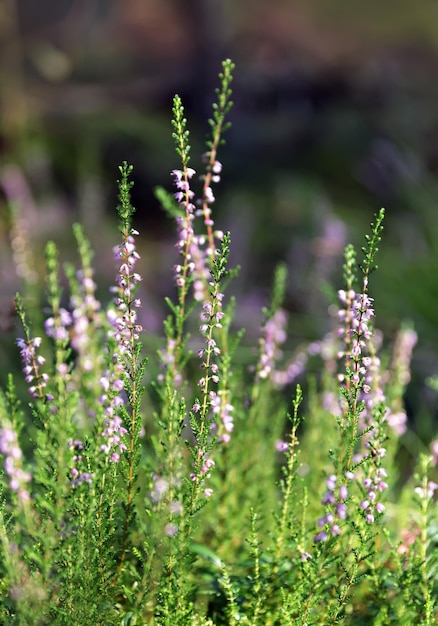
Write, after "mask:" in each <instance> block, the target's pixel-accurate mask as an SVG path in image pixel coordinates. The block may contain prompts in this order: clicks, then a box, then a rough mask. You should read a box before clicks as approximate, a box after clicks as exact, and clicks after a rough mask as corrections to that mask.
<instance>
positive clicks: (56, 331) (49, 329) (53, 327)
mask: <svg viewBox="0 0 438 626" xmlns="http://www.w3.org/2000/svg"><path fill="white" fill-rule="evenodd" d="M71 323H72V316H71V314H70V313H69V312H68V311H67V310H66V309H64V308H62V307H61V308H60V309H59V312H58V315H57V316H56V318H55V317H48V318H47V319H46V321H45V322H44V330H45V332H46V335H47V337H50V338H52V339H54V340H55V341H62V342H67V341H68V340H69V331H68V329H69V327H70V326H71Z"/></svg>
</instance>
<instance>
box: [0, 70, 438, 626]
mask: <svg viewBox="0 0 438 626" xmlns="http://www.w3.org/2000/svg"><path fill="white" fill-rule="evenodd" d="M233 69H234V66H233V64H232V62H231V61H229V60H227V61H224V63H223V70H222V73H221V74H220V76H219V79H220V87H219V88H218V90H217V103H215V105H214V106H213V116H212V119H211V120H210V125H211V128H212V133H211V136H210V137H209V138H208V139H207V144H206V147H207V153H206V155H205V156H206V158H204V164H205V173H204V174H203V176H202V177H201V181H202V188H201V189H200V191H199V202H197V203H195V201H194V197H195V192H194V191H193V190H192V189H191V187H190V185H191V180H192V177H193V175H194V170H193V169H192V168H189V167H188V164H189V160H190V157H189V152H190V146H189V133H188V130H187V120H186V119H185V117H184V109H183V105H182V102H181V99H180V98H179V97H178V96H176V97H175V99H174V103H173V121H172V125H173V137H174V140H175V144H176V151H177V154H178V155H179V157H180V160H181V169H180V170H174V171H173V176H174V178H175V185H176V189H177V193H176V194H175V196H174V197H172V196H170V195H169V194H168V193H166V192H163V191H159V192H158V195H159V197H160V198H161V200H162V203H163V205H164V206H165V208H166V210H167V212H168V214H169V215H170V216H171V217H173V218H174V219H175V220H176V225H177V231H178V242H177V251H178V253H179V259H178V262H177V264H176V265H175V270H174V271H175V293H174V295H173V297H172V298H167V299H166V302H167V305H168V311H169V312H168V316H167V318H166V320H165V321H164V338H163V341H162V344H161V348H160V350H159V351H158V353H157V354H156V355H154V354H148V355H145V354H144V347H143V345H142V342H141V337H142V333H143V328H142V326H141V318H140V311H141V309H140V306H141V302H140V299H139V296H138V293H137V287H138V283H139V281H140V279H141V277H140V276H139V274H138V272H137V271H136V270H137V268H136V263H137V261H138V259H139V255H138V252H137V250H136V245H135V237H136V235H137V234H138V233H137V231H135V229H133V227H132V216H133V214H134V207H133V206H132V204H131V195H130V190H131V187H132V182H131V181H130V175H131V173H132V166H129V165H128V164H127V163H123V165H122V166H121V167H120V175H121V176H120V180H119V196H118V200H119V205H118V207H117V212H118V215H119V220H120V243H119V245H117V246H116V247H115V249H114V252H115V264H116V282H115V284H114V286H113V288H112V294H113V300H112V301H111V302H110V304H109V305H108V306H107V307H103V306H102V305H101V303H100V302H99V301H98V300H97V298H96V284H95V283H94V279H93V268H92V258H93V254H92V251H91V248H90V244H89V242H88V240H87V238H86V236H85V234H84V232H83V230H82V228H81V227H80V226H79V225H76V226H75V227H74V234H75V237H76V241H77V247H78V252H79V255H78V256H79V268H78V269H76V268H75V266H74V265H73V264H72V263H68V264H66V265H65V266H64V268H62V267H61V266H60V264H59V260H58V256H59V255H58V251H57V248H56V246H55V244H54V243H49V244H48V246H47V248H46V269H47V271H46V276H47V280H46V291H47V300H46V301H47V314H46V322H45V325H44V337H41V338H40V337H35V336H34V335H33V332H34V330H33V328H34V327H33V325H32V324H31V322H32V320H33V312H32V311H30V313H28V312H27V306H26V304H27V303H26V302H23V301H22V299H21V297H20V296H19V295H17V298H16V309H17V314H18V318H19V320H20V321H21V326H22V331H23V334H24V337H23V338H22V339H19V340H18V346H19V350H20V353H21V356H22V359H23V374H24V378H25V381H26V384H27V385H28V387H29V392H30V398H31V402H30V404H29V405H27V404H25V403H23V402H21V401H20V399H19V398H18V394H17V391H16V388H15V385H14V381H13V380H12V377H9V381H8V385H7V387H6V388H5V389H4V390H1V391H0V455H1V459H2V467H3V468H4V469H3V472H2V474H1V476H0V621H1V623H2V624H3V623H4V624H19V625H21V624H23V625H24V624H41V625H45V624H54V625H56V624H60V625H62V624H66V625H67V624H69V625H70V624H78V625H79V626H80V625H84V626H85V625H87V626H88V625H89V624H93V625H94V624H96V625H98V624H101V625H102V626H103V625H104V624H105V626H111V625H112V624H114V625H116V624H117V625H119V624H123V625H125V626H128V625H131V626H134V625H140V624H155V625H157V626H158V625H159V626H164V625H172V626H176V625H181V626H186V625H193V626H195V625H198V624H199V625H204V626H212V625H213V626H214V625H217V626H220V625H224V624H227V625H237V624H247V625H253V626H256V625H260V626H262V625H267V624H272V625H274V624H275V625H277V624H278V625H292V624H294V625H295V624H301V625H302V626H304V625H308V624H315V625H316V624H321V625H326V624H339V623H342V624H346V625H349V624H351V625H353V624H354V625H355V626H357V625H360V624H370V623H372V624H382V625H390V624H394V625H395V624H424V625H430V624H433V623H436V620H437V617H438V610H437V606H436V598H437V591H438V589H437V584H438V561H437V557H436V554H437V551H436V547H437V542H438V526H437V521H436V520H437V516H436V507H437V505H436V501H435V499H434V492H435V491H436V489H437V485H436V483H435V482H434V481H433V480H432V479H431V477H432V476H433V472H434V471H435V470H434V467H433V465H432V461H431V459H430V458H429V457H426V456H424V457H422V458H421V459H420V460H419V464H418V469H417V473H416V474H415V475H414V477H412V478H410V479H409V480H408V481H407V482H406V483H405V484H404V485H402V486H400V480H399V476H398V472H397V453H398V451H399V449H400V447H401V446H402V445H403V439H401V438H400V435H401V430H403V428H405V423H404V422H403V393H404V389H405V386H406V382H407V379H408V376H407V374H408V372H409V358H410V352H409V350H408V349H407V348H406V346H405V343H404V342H403V338H404V337H405V336H406V334H409V333H411V334H410V337H411V341H412V329H409V328H402V329H401V331H400V338H399V341H398V342H396V345H395V347H394V351H393V354H392V355H391V356H385V354H382V355H380V346H379V345H378V343H377V342H376V329H375V327H374V324H373V323H372V319H371V318H373V317H374V308H373V302H372V299H371V298H370V297H369V295H368V288H369V279H370V276H371V274H372V273H373V271H374V270H375V269H376V265H375V259H376V254H377V252H378V244H379V242H380V234H381V231H382V223H383V218H384V212H383V210H381V211H380V212H379V214H378V215H377V216H376V218H375V221H374V223H373V224H372V226H371V234H370V235H367V236H366V245H365V246H364V248H363V249H362V253H363V260H362V262H361V263H360V264H359V265H358V262H357V254H356V251H355V250H354V248H353V247H352V246H347V248H346V251H345V264H344V285H343V289H342V290H340V291H339V297H340V301H341V305H340V310H339V311H338V314H339V322H340V325H339V328H337V329H333V333H332V334H330V335H328V336H327V338H326V339H325V340H324V341H322V342H320V343H319V344H318V350H316V352H318V354H319V356H316V355H315V346H313V348H312V350H313V352H312V356H313V357H315V358H319V359H320V361H319V366H320V370H319V372H320V375H318V376H317V377H315V376H313V377H312V376H309V377H308V378H306V376H302V377H301V379H300V381H301V383H302V384H300V383H298V382H297V374H296V373H294V372H295V370H294V368H293V367H291V366H290V364H289V365H288V364H285V363H284V361H283V357H282V354H281V351H280V349H279V348H280V346H281V343H282V342H283V341H284V336H285V333H286V328H287V325H286V313H285V311H284V310H283V309H282V308H281V307H282V304H283V300H284V296H285V291H286V286H287V285H286V282H287V281H286V279H287V270H286V266H285V265H283V264H280V265H279V266H278V268H277V270H276V272H275V275H274V280H273V288H272V296H271V299H270V302H268V303H267V305H266V307H265V308H264V310H263V316H264V317H263V324H262V328H261V331H260V337H259V342H258V350H255V351H254V357H253V361H252V363H251V366H250V368H248V366H247V360H245V359H243V358H241V354H240V340H241V337H242V335H243V331H236V330H235V323H234V319H233V316H234V312H235V309H236V306H238V304H239V303H238V300H237V302H236V301H235V300H234V299H233V298H228V294H227V286H228V283H229V281H230V280H232V279H233V277H234V276H235V273H236V271H235V270H233V269H232V268H229V252H230V246H231V236H230V234H229V233H225V234H224V233H223V232H222V231H218V230H215V228H214V222H213V219H212V211H211V205H212V204H213V203H214V196H213V193H212V185H213V184H215V183H217V182H218V179H219V174H220V172H221V167H222V166H221V164H220V163H219V161H218V160H217V150H218V148H219V146H220V145H221V142H222V136H223V132H224V131H225V130H226V128H227V127H228V122H227V121H226V116H227V114H228V112H229V110H230V108H231V100H230V97H231V90H230V84H231V80H232V71H233ZM196 207H198V208H196ZM359 269H361V270H362V281H361V282H359V281H358V270H359ZM63 271H64V274H65V277H66V279H67V280H64V278H63V276H62V272H63ZM309 353H310V347H309ZM379 355H380V356H379ZM147 359H148V360H147ZM150 363H152V364H154V363H156V365H157V367H155V368H154V367H150V368H149V364H150ZM292 365H294V364H293V363H292ZM295 365H296V364H295ZM157 369H158V370H159V374H158V376H156V375H155V374H154V372H155V371H156V370H157ZM397 416H398V417H397ZM396 417H397V419H398V421H397V420H396V419H395V418H396ZM404 417H406V416H405V415H404ZM22 450H24V451H25V453H23V452H22ZM414 485H415V487H414Z"/></svg>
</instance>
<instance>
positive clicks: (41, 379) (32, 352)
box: [17, 337, 50, 399]
mask: <svg viewBox="0 0 438 626" xmlns="http://www.w3.org/2000/svg"><path fill="white" fill-rule="evenodd" d="M41 341H42V340H41V337H35V338H34V339H28V340H25V339H21V338H19V339H17V345H18V347H19V349H20V355H21V358H22V361H23V364H24V367H23V372H24V376H25V381H26V382H27V383H28V384H30V387H29V392H30V393H31V394H32V396H33V397H34V398H42V397H43V389H44V388H45V387H46V386H47V383H48V381H49V375H48V374H46V373H41V372H40V366H41V365H44V363H45V362H46V359H45V358H44V357H43V356H42V355H41V354H37V352H36V349H37V348H39V347H40V346H41ZM49 399H50V398H49Z"/></svg>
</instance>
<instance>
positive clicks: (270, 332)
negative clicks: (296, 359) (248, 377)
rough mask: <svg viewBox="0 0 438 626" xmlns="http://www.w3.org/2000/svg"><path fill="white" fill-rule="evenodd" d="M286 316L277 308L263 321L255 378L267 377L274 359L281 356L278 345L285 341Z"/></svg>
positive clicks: (271, 369)
mask: <svg viewBox="0 0 438 626" xmlns="http://www.w3.org/2000/svg"><path fill="white" fill-rule="evenodd" d="M286 324H287V316H286V312H285V311H284V310H283V309H278V310H277V311H276V312H275V313H274V314H273V315H272V316H271V317H270V318H269V319H268V320H267V321H266V323H265V325H264V327H263V336H262V337H261V338H260V340H259V343H260V358H259V363H258V365H257V370H256V380H260V379H266V378H269V377H270V375H271V373H272V371H273V369H274V366H275V363H276V361H277V360H278V359H279V358H280V357H281V351H280V350H279V346H281V344H283V343H284V342H285V341H286V330H285V327H286Z"/></svg>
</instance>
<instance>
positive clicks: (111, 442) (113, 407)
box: [99, 361, 127, 463]
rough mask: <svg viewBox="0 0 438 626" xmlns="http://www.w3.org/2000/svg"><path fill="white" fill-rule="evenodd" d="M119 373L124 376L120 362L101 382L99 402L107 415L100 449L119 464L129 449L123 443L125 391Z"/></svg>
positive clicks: (112, 461) (110, 459) (125, 432)
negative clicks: (121, 411)
mask: <svg viewBox="0 0 438 626" xmlns="http://www.w3.org/2000/svg"><path fill="white" fill-rule="evenodd" d="M117 372H118V373H119V375H120V376H121V375H122V372H123V365H122V364H121V363H120V361H116V363H115V364H114V369H113V372H112V373H111V374H110V375H109V376H102V378H101V379H100V381H99V382H100V385H101V387H102V389H103V393H102V394H101V395H100V397H99V401H100V404H101V405H102V407H103V411H104V415H105V419H104V422H103V425H104V429H103V431H102V432H101V437H102V438H103V440H104V443H103V444H102V445H101V446H100V449H101V451H102V452H104V454H106V455H107V457H108V458H109V461H110V463H117V462H118V461H119V460H120V454H121V453H122V452H124V451H125V450H126V449H127V447H126V444H125V443H124V442H123V437H124V435H126V434H127V430H126V428H124V427H123V426H122V418H121V417H120V415H118V411H119V410H120V407H121V406H122V405H123V404H124V400H123V398H122V396H121V395H120V394H121V392H122V391H123V389H124V383H123V380H122V378H117Z"/></svg>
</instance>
